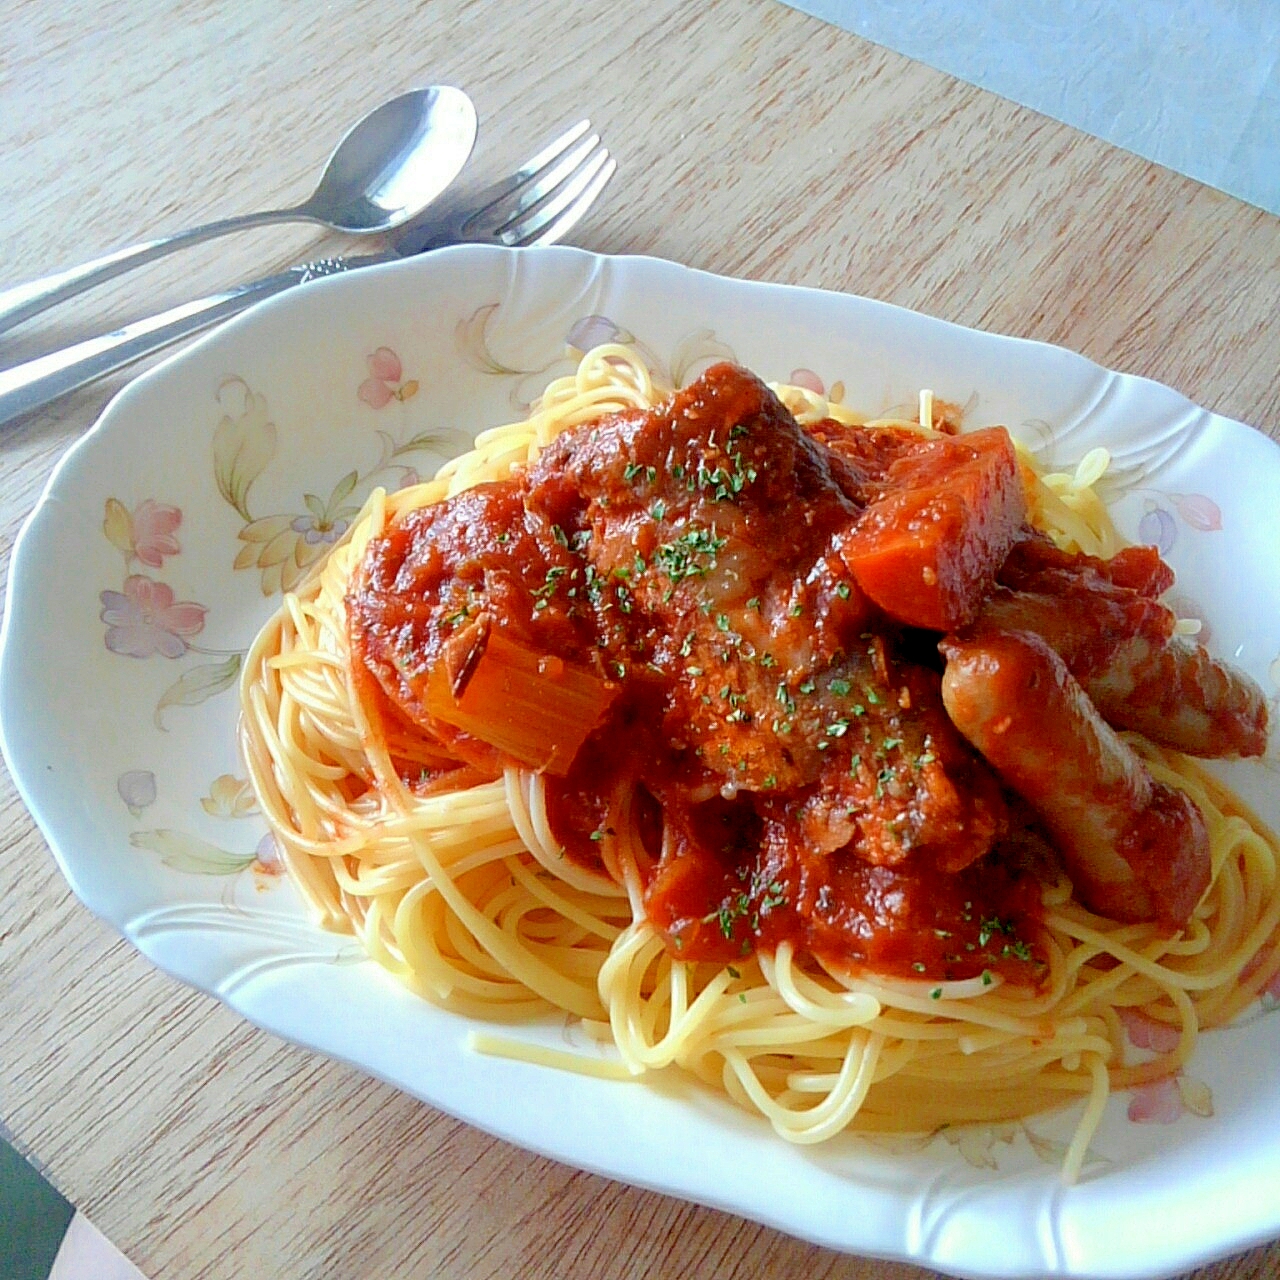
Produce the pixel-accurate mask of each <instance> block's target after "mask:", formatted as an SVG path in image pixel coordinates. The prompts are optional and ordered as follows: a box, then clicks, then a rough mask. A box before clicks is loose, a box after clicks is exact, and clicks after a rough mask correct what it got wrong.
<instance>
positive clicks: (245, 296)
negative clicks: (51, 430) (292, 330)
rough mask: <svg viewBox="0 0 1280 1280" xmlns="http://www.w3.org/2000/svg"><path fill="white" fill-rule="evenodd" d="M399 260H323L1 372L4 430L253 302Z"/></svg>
mask: <svg viewBox="0 0 1280 1280" xmlns="http://www.w3.org/2000/svg"><path fill="white" fill-rule="evenodd" d="M397 258H398V255H397V254H395V253H393V252H390V251H386V250H384V251H383V252H381V253H363V254H360V255H358V256H356V257H351V258H321V259H318V260H317V261H315V262H304V263H303V264H302V265H301V266H297V267H290V268H289V269H288V270H287V271H281V272H279V273H278V274H276V275H273V276H265V277H264V278H263V279H261V280H255V281H254V282H253V283H252V284H245V285H241V286H240V287H239V288H238V289H230V290H228V291H227V292H226V293H218V294H214V295H213V296H212V297H208V298H200V299H198V300H197V301H195V302H187V303H184V304H183V305H182V306H180V307H172V308H171V309H170V310H168V311H162V312H160V313H159V314H158V315H154V316H150V317H148V318H147V319H146V320H137V321H135V322H134V323H133V324H128V325H125V327H124V328H123V329H117V330H115V331H114V332H113V333H105V334H103V335H102V336H101V337H97V338H89V339H87V340H86V341H84V342H77V343H76V344H75V345H74V346H71V347H65V348H64V349H63V350H61V351H54V352H52V353H51V354H50V355H47V356H39V357H37V358H36V359H35V360H28V361H27V362H26V363H25V364H18V365H14V366H13V368H11V369H3V370H0V429H3V428H4V427H6V426H8V425H9V423H11V422H13V421H14V419H15V418H19V417H21V416H22V415H23V414H27V413H31V412H32V411H33V410H35V409H41V408H43V407H44V406H45V405H47V404H49V403H50V402H52V401H54V400H56V399H58V397H59V396H64V395H66V394H67V392H69V391H74V390H75V389H76V388H77V387H83V386H84V385H85V384H86V383H89V382H93V381H95V380H96V379H98V378H104V377H106V375H107V374H109V373H114V372H115V371H116V370H117V369H121V368H123V367H124V366H125V365H127V364H132V363H133V361H135V360H141V359H142V358H143V356H149V355H151V354H152V353H154V352H156V351H160V350H162V349H163V348H164V347H167V346H169V345H170V344H171V343H174V342H178V341H179V340H180V339H182V338H186V337H189V336H190V335H191V334H193V333H199V332H200V330H201V329H207V328H208V327H209V326H210V325H212V324H217V323H218V322H219V321H220V320H226V319H227V318H228V317H230V316H233V315H235V314H236V313H237V312H239V311H244V310H245V309H246V308H248V307H251V306H253V304H254V303H255V302H261V301H263V300H264V299H265V298H270V297H272V296H274V295H275V294H277V293H283V292H284V291H285V290H286V289H292V288H293V287H294V286H295V285H299V284H306V283H307V282H308V281H310V280H319V279H321V278H322V277H324V276H332V275H339V274H341V273H342V272H346V271H355V270H357V269H359V268H361V267H372V266H377V265H378V264H379V263H383V262H395V261H396V260H397Z"/></svg>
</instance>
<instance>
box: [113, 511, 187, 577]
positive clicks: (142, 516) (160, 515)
mask: <svg viewBox="0 0 1280 1280" xmlns="http://www.w3.org/2000/svg"><path fill="white" fill-rule="evenodd" d="M181 523H182V512H181V510H179V508H177V507H175V506H172V505H171V504H170V503H168V502H157V501H156V500H155V499H154V498H147V499H146V500H145V501H143V502H140V503H138V505H137V506H136V507H134V509H133V510H132V511H129V510H128V509H127V508H126V507H125V505H124V503H123V502H121V501H120V500H119V499H118V498H108V499H107V506H106V515H105V516H104V518H103V521H102V531H103V533H105V534H106V535H107V538H108V540H109V541H110V542H111V544H112V546H114V547H116V548H118V549H119V550H120V551H123V552H124V554H125V555H126V556H127V557H128V558H129V559H137V560H141V561H142V563H143V564H145V565H148V566H149V567H150V568H152V569H158V568H160V566H161V565H162V564H163V563H164V558H165V556H176V555H177V554H178V552H179V551H180V550H181V548H180V547H179V546H178V539H177V538H175V537H174V531H175V530H176V529H177V527H178V526H179V525H180V524H181Z"/></svg>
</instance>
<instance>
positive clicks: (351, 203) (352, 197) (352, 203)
mask: <svg viewBox="0 0 1280 1280" xmlns="http://www.w3.org/2000/svg"><path fill="white" fill-rule="evenodd" d="M475 140H476V109H475V107H474V106H472V104H471V99H470V98H468V97H467V95H466V94H465V93H463V92H462V90H461V89H454V88H452V87H451V86H449V85H440V86H433V87H432V88H429V89H415V90H413V91H412V92H411V93H405V94H401V95H400V97H398V98H392V99H391V101H390V102H384V103H383V104H382V106H380V107H377V108H376V109H375V110H373V111H371V112H370V113H369V114H368V115H367V116H365V118H364V119H363V120H361V121H360V122H359V123H358V124H357V125H355V126H354V128H352V129H351V131H350V132H349V133H348V134H347V135H346V137H344V138H343V139H342V141H341V142H339V143H338V145H337V146H336V147H335V148H334V149H333V154H332V155H331V156H330V157H329V162H328V164H326V165H325V169H324V173H323V174H322V175H321V177H320V184H319V185H318V186H317V187H316V189H315V191H314V192H313V193H312V194H311V196H310V197H309V198H308V199H306V200H304V201H303V202H302V203H301V204H298V205H293V206H291V207H290V208H287V209H273V210H270V211H269V212H266V213H249V214H243V215H241V216H240V217H238V218H224V219H222V220H221V221H220V222H211V223H209V224H208V225H207V226H203V227H196V228H194V229H192V230H189V231H179V232H177V233H176V234H175V235H171V236H165V237H164V238H163V239H160V240H148V241H146V242H145V243H143V244H138V245H133V246H131V247H130V248H127V249H117V250H116V251H115V252H114V253H108V254H106V255H104V256H103V257H101V258H95V259H94V260H93V261H92V262H86V263H84V264H83V265H82V266H79V267H72V268H71V269H70V270H69V271H61V272H58V273H57V274H55V275H51V276H45V277H43V278H42V279H40V280H32V281H31V282H30V283H28V284H20V285H16V286H15V287H14V288H12V289H5V290H3V291H0V333H2V332H3V331H4V330H6V329H9V328H12V327H13V326H14V325H15V324H18V323H19V322H21V321H23V320H26V319H27V318H28V317H30V316H33V315H36V314H37V313H38V312H41V311H43V310H45V308H46V307H52V306H54V305H55V304H56V303H59V302H64V301H65V300H66V299H68V298H71V297H74V296H75V295H76V294H78V293H81V292H83V291H84V290H85V289H91V288H93V286H94V285H97V284H101V283H102V282H103V281H105V280H110V279H111V278H112V277H113V276H118V275H121V274H123V273H124V272H125V271H128V270H129V269H130V268H132V267H137V266H141V264H142V263H144V262H151V261H152V260H153V259H155V258H159V257H162V256H163V255H164V254H166V253H169V252H170V251H172V250H174V249H182V248H185V247H186V246H187V245H190V244H199V243H200V242H201V241H202V240H212V239H213V238H214V237H215V236H221V235H226V233H227V232H229V231H241V230H243V229H244V228H245V227H257V226H262V225H264V224H266V223H272V222H316V223H319V224H320V225H321V226H325V227H329V228H331V229H332V230H334V231H345V232H347V234H349V235H354V236H366V235H374V234H376V233H377V232H380V231H393V230H394V229H395V228H396V227H400V226H403V225H404V224H405V223H406V222H411V221H412V220H413V219H414V218H416V217H417V216H418V214H420V213H421V212H422V211H423V210H424V209H425V208H426V207H427V205H429V204H430V203H431V201H432V200H434V199H435V198H436V196H438V195H439V194H440V193H441V192H442V191H443V190H444V189H445V187H447V186H448V185H449V184H450V183H451V182H452V181H453V180H454V178H456V177H457V176H458V174H459V172H460V171H461V169H462V166H463V165H464V164H466V162H467V157H468V156H470V154H471V148H472V147H473V146H474V145H475Z"/></svg>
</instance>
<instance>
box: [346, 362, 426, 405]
mask: <svg viewBox="0 0 1280 1280" xmlns="http://www.w3.org/2000/svg"><path fill="white" fill-rule="evenodd" d="M366 361H367V363H368V365H369V376H368V377H367V378H366V379H365V380H364V381H363V382H362V383H361V384H360V389H359V390H358V391H357V392H356V395H357V396H358V397H359V398H360V399H361V400H363V401H364V402H365V404H367V405H368V406H369V407H370V408H371V409H382V408H385V407H386V406H387V405H389V404H390V403H391V401H392V400H408V399H409V397H410V396H414V395H417V393H418V383H417V381H416V380H415V379H413V378H410V379H409V381H408V382H405V381H402V379H403V378H404V366H403V365H401V363H400V357H399V356H398V355H396V353H395V352H394V351H392V350H391V348H390V347H379V348H378V349H377V351H375V352H374V353H373V354H372V355H371V356H367V357H366Z"/></svg>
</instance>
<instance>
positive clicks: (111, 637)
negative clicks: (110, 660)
mask: <svg viewBox="0 0 1280 1280" xmlns="http://www.w3.org/2000/svg"><path fill="white" fill-rule="evenodd" d="M99 599H100V600H101V601H102V613H101V614H100V615H99V616H100V617H101V618H102V621H103V622H105V623H106V624H107V634H106V637H105V643H106V646H107V648H108V649H110V650H111V652H112V653H120V654H124V655H125V656H127V657H130V658H149V657H151V656H152V655H153V654H156V653H158V654H161V655H162V656H163V657H166V658H180V657H181V656H182V655H183V654H184V653H186V651H187V637H188V636H194V635H196V634H197V633H198V632H200V631H201V630H203V629H204V615H205V614H206V613H207V612H208V610H207V609H206V608H205V606H204V605H202V604H195V603H194V602H193V601H191V600H179V601H177V602H175V601H174V598H173V588H172V587H169V586H166V585H165V583H163V582H156V581H154V580H153V579H151V578H148V577H146V576H145V575H144V574H140V573H135V574H131V575H130V576H129V577H128V578H126V579H125V580H124V591H123V592H120V591H103V592H102V593H101V594H100V596H99Z"/></svg>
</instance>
